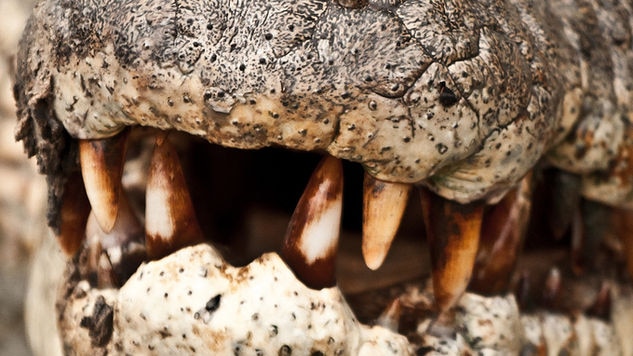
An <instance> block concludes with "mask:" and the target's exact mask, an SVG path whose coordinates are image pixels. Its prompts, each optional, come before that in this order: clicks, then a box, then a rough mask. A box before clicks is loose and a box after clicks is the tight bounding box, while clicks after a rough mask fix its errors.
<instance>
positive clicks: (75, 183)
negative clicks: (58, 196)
mask: <svg viewBox="0 0 633 356" xmlns="http://www.w3.org/2000/svg"><path fill="white" fill-rule="evenodd" d="M89 213H90V202H89V201H88V197H87V196H86V191H85V189H84V185H83V182H82V180H81V175H80V174H79V172H77V173H74V174H72V175H71V176H70V177H69V178H68V182H67V183H66V185H65V188H64V196H63V198H62V204H61V208H60V224H59V231H58V234H57V240H58V241H59V243H60V245H61V247H62V250H63V251H64V252H65V253H66V254H68V255H74V254H75V253H77V251H79V248H80V247H81V244H82V243H83V241H84V238H85V236H86V235H85V230H86V222H87V221H88V214H89Z"/></svg>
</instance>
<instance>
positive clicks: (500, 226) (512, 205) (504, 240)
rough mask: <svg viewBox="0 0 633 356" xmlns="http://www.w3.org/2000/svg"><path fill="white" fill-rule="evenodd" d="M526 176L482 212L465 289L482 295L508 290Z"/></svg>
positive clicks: (523, 224)
mask: <svg viewBox="0 0 633 356" xmlns="http://www.w3.org/2000/svg"><path fill="white" fill-rule="evenodd" d="M530 179H531V178H530V176H527V177H525V178H524V179H523V181H522V182H521V185H520V186H519V187H517V188H516V189H513V190H512V191H510V192H508V194H506V196H505V197H504V198H503V199H502V200H501V201H500V202H499V203H498V204H497V205H495V206H494V207H492V209H490V210H489V211H487V212H486V214H485V215H484V220H483V224H482V231H481V241H480V243H479V250H478V252H477V259H476V261H475V269H474V272H473V277H472V280H471V282H470V285H469V290H472V291H473V292H475V293H479V294H484V295H495V294H502V293H506V292H507V291H508V288H509V287H510V280H511V278H512V274H513V272H514V267H515V265H516V262H517V259H518V257H519V253H520V251H521V248H522V247H523V240H524V237H525V233H526V230H527V223H528V220H529V214H530V207H531V200H530V196H531V184H530Z"/></svg>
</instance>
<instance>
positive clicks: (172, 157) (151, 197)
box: [145, 135, 204, 258]
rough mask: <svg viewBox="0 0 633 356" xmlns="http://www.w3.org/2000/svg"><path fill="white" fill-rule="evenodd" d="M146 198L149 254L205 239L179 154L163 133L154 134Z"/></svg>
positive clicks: (160, 254)
mask: <svg viewBox="0 0 633 356" xmlns="http://www.w3.org/2000/svg"><path fill="white" fill-rule="evenodd" d="M145 199H146V200H145V209H146V211H145V235H146V239H145V242H146V246H147V254H148V256H149V257H150V258H160V257H163V256H165V255H167V254H169V253H172V252H174V251H176V250H178V249H179V248H181V247H184V246H188V245H193V244H196V243H199V242H202V241H204V238H203V235H202V231H201V230H200V226H199V225H198V220H197V219H196V214H195V210H194V208H193V203H192V201H191V196H190V195H189V190H188V189H187V184H186V182H185V176H184V173H183V171H182V167H181V166H180V161H179V160H178V154H177V152H176V150H175V149H174V148H173V146H172V144H171V143H170V142H169V140H168V139H167V136H166V135H160V136H158V137H157V138H156V143H155V146H154V152H153V154H152V160H151V164H150V171H149V173H148V175H147V191H146V196H145Z"/></svg>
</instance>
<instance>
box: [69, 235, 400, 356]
mask: <svg viewBox="0 0 633 356" xmlns="http://www.w3.org/2000/svg"><path fill="white" fill-rule="evenodd" d="M71 271H72V270H71ZM67 277H68V279H67V283H66V284H65V289H64V290H63V291H62V292H63V295H62V296H61V298H59V302H58V311H59V322H60V332H61V334H62V339H63V343H64V350H65V352H66V353H67V354H70V355H88V354H97V355H101V354H104V355H105V354H108V355H111V354H117V355H123V354H125V355H319V354H320V355H361V356H363V355H366V356H370V355H387V354H389V355H411V354H412V352H413V347H412V345H410V344H409V342H408V341H407V339H406V337H404V336H402V335H398V334H397V333H395V332H392V331H390V330H387V329H385V328H383V327H380V326H373V327H370V326H366V325H363V324H361V323H360V322H358V320H356V318H355V317H354V314H353V313H352V311H351V309H350V308H349V306H348V305H347V303H346V302H345V300H344V299H343V295H342V294H341V291H340V290H339V289H338V288H336V287H334V288H324V289H321V290H314V289H309V288H308V287H306V286H305V285H303V284H302V283H301V282H300V281H299V280H297V279H296V278H295V276H294V275H293V273H292V271H290V269H289V268H288V267H287V266H286V265H285V264H284V262H283V261H282V260H281V258H280V257H279V256H278V255H277V254H274V253H270V254H264V255H262V256H261V257H260V258H258V259H256V260H255V261H253V262H252V263H250V264H248V265H246V266H244V267H233V266H231V265H229V264H227V263H226V262H225V261H224V260H223V259H222V257H220V255H219V254H218V253H217V252H216V251H215V250H214V249H213V248H212V247H211V246H209V245H197V246H193V247H187V248H184V249H181V250H179V251H177V252H175V253H173V254H171V255H169V256H167V257H165V258H163V259H161V260H157V261H152V262H148V263H147V264H144V265H142V266H141V267H140V268H139V269H138V270H137V271H136V273H135V274H134V275H132V277H131V278H130V279H129V280H128V281H127V282H126V283H125V285H124V286H123V287H121V289H119V290H113V289H97V288H91V287H90V284H89V283H88V281H86V280H81V279H80V278H78V274H76V273H75V274H73V273H70V274H69V275H68V276H67Z"/></svg>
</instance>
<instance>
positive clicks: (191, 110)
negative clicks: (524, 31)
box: [18, 2, 561, 203]
mask: <svg viewBox="0 0 633 356" xmlns="http://www.w3.org/2000/svg"><path fill="white" fill-rule="evenodd" d="M319 4H320V3H319V2H314V4H312V5H314V6H315V8H314V9H302V8H299V9H293V10H294V11H298V12H297V13H296V14H295V15H297V18H295V17H291V18H288V19H284V21H283V22H280V23H276V22H275V21H276V19H277V18H276V17H275V16H278V15H279V14H276V12H275V11H273V12H274V13H271V15H270V16H271V17H270V18H269V19H268V21H269V25H270V26H272V27H271V28H270V29H268V31H263V30H262V32H261V33H257V34H254V35H252V34H251V35H250V37H252V42H249V43H238V46H235V43H230V39H231V38H232V37H230V36H225V37H219V38H216V35H217V33H216V32H217V31H218V29H217V28H211V29H208V30H204V28H206V23H205V24H204V25H205V26H202V24H197V23H196V21H197V20H196V17H195V16H191V18H190V19H193V24H190V25H186V21H187V20H188V19H189V18H187V19H185V18H184V17H183V18H182V19H183V21H185V23H183V24H182V26H183V28H189V27H190V26H193V27H191V28H190V29H189V30H187V31H185V30H183V31H182V33H180V32H178V31H176V34H175V35H174V34H170V33H171V32H168V31H167V32H165V31H166V29H169V28H170V26H171V22H170V21H172V20H173V19H172V18H171V17H170V16H171V14H172V12H170V11H169V7H170V5H168V4H163V8H162V11H158V12H156V11H146V10H148V9H145V7H144V6H138V8H136V7H135V6H133V4H132V3H130V4H127V3H126V4H125V5H124V6H121V8H120V9H119V8H113V9H107V10H104V9H102V8H91V7H90V6H89V5H86V4H84V5H82V6H83V7H82V8H81V9H78V8H74V7H72V6H71V8H70V9H69V11H70V13H71V14H75V12H77V13H93V14H94V15H95V16H94V17H95V18H97V19H106V20H103V21H105V22H103V23H101V22H99V21H101V20H94V21H95V23H92V22H90V21H88V22H86V23H85V24H83V25H82V26H79V27H77V26H75V24H74V23H72V22H71V21H73V20H72V19H73V18H74V17H73V16H75V15H73V16H70V17H69V16H62V15H61V13H62V12H63V11H62V10H63V9H61V8H59V7H58V6H57V5H55V4H54V3H53V2H44V3H42V4H41V5H40V6H39V7H38V8H37V9H36V14H35V18H34V19H36V20H37V23H36V21H35V20H34V21H32V25H31V26H32V29H31V31H28V32H27V37H25V41H24V46H23V52H25V53H23V54H22V56H23V58H26V60H25V67H26V68H23V70H21V71H20V74H19V76H20V77H19V78H18V86H22V87H23V88H24V89H25V90H24V91H25V92H26V93H28V94H27V96H29V97H27V98H24V99H25V100H26V101H28V103H24V102H22V105H34V104H35V103H37V102H38V101H40V100H45V101H46V102H47V105H50V106H51V109H52V112H51V113H49V115H52V116H53V117H51V118H50V119H52V120H55V119H57V120H60V121H61V123H62V124H63V125H64V127H65V129H66V130H67V131H68V132H69V133H70V135H71V136H73V137H76V138H80V139H88V138H104V137H110V136H112V135H114V134H115V133H117V132H120V131H121V130H122V129H123V127H124V126H130V125H143V126H154V127H157V128H160V129H164V130H167V129H175V130H179V131H184V132H188V133H190V134H192V135H196V136H201V137H204V138H205V139H207V140H208V141H210V142H212V143H217V144H220V145H223V146H229V147H239V148H249V149H254V148H261V147H265V146H283V147H287V148H289V149H298V150H304V151H326V152H328V153H329V154H331V155H333V156H335V157H339V158H343V159H346V160H351V161H354V162H359V163H360V164H362V165H363V167H364V168H365V169H366V170H367V171H368V172H369V173H370V174H371V175H373V176H374V177H376V178H379V179H381V180H386V181H392V182H402V183H418V184H425V185H427V186H428V187H429V188H430V189H432V190H434V191H435V192H436V193H438V194H440V195H442V196H444V197H446V198H449V199H453V200H457V201H460V202H462V203H465V202H471V201H474V200H477V199H495V198H497V197H499V196H501V195H502V194H503V193H504V192H505V191H507V190H508V189H509V188H510V187H512V186H513V185H515V184H516V182H517V181H518V180H520V179H521V178H522V177H523V176H524V175H525V173H526V172H527V170H528V169H529V168H531V167H532V165H533V164H534V163H535V162H536V160H537V159H538V158H539V157H540V155H541V154H542V153H543V152H544V151H545V150H546V149H547V148H548V147H549V145H550V144H551V140H550V139H551V138H552V135H550V133H549V132H550V131H552V130H553V126H552V125H554V124H555V122H554V121H553V120H548V119H547V117H548V110H549V109H547V108H545V107H539V106H538V105H536V106H533V108H530V109H529V110H528V109H527V107H528V104H529V103H530V100H532V99H531V96H532V94H531V93H532V91H531V89H530V87H531V83H530V77H531V69H530V68H529V66H528V63H526V61H525V59H524V58H522V57H521V56H520V54H519V53H517V52H516V48H515V49H512V48H514V47H512V46H504V45H503V44H504V43H503V40H502V39H501V38H499V37H498V36H497V35H496V34H494V33H492V32H489V31H487V30H480V31H478V30H474V29H473V30H472V31H473V36H474V38H478V39H479V43H470V45H469V46H466V47H465V48H460V49H459V51H456V52H455V53H452V52H450V51H449V49H446V53H452V54H453V55H454V58H453V57H450V58H448V59H447V58H439V57H438V58H435V57H434V56H439V53H438V54H429V52H428V51H426V50H425V48H427V47H428V48H433V47H434V46H435V45H437V46H436V47H437V48H438V49H439V48H441V47H442V46H445V45H446V44H445V41H446V38H444V37H450V34H436V37H432V38H429V39H425V40H424V42H422V43H424V45H422V44H421V43H420V42H419V41H415V40H413V39H412V38H410V36H411V34H410V33H411V32H412V31H413V30H412V28H417V27H420V28H419V30H420V31H422V30H426V28H425V27H424V26H423V25H422V24H418V23H406V24H403V23H402V22H401V21H399V19H402V18H407V17H408V16H411V17H412V18H414V17H413V16H414V15H416V13H415V11H422V10H416V9H415V8H412V7H411V6H408V5H406V4H403V5H402V7H401V8H399V11H400V12H397V13H388V12H384V11H382V10H380V8H373V7H363V8H360V9H354V10H346V9H342V8H340V7H338V6H336V5H333V4H320V5H319ZM197 5H199V4H198V3H196V2H194V3H192V6H193V7H195V6H197ZM317 5H318V6H317ZM131 8H134V11H133V12H130V13H127V12H124V11H127V10H131ZM126 9H127V10H126ZM80 10H81V11H80ZM181 10H182V9H181ZM275 10H277V9H275ZM427 10H428V11H430V10H431V9H427ZM427 10H425V11H427ZM103 11H106V13H101V12H103ZM302 11H305V13H303V12H302ZM312 11H314V13H313V12H312ZM318 14H320V16H321V17H319V16H316V15H318ZM431 14H434V13H432V12H431ZM234 15H235V16H236V17H235V18H234V19H232V21H237V22H239V23H243V24H245V25H249V24H251V22H253V23H258V22H257V14H256V12H252V13H251V12H249V14H242V15H241V16H245V17H244V18H241V17H239V16H238V15H237V14H234ZM303 15H305V17H302V16H303ZM417 15H419V16H423V15H425V14H417ZM55 16H59V17H60V19H59V21H61V22H62V23H61V24H60V23H58V22H59V21H57V20H56V19H55ZM88 18H92V17H90V16H88ZM114 19H126V20H123V22H124V23H126V24H125V25H121V24H120V23H118V21H119V20H114ZM277 20H278V19H277ZM435 20H437V19H435ZM110 21H116V22H117V23H114V22H110ZM126 21H129V24H127V22H126ZM287 21H295V22H292V24H293V25H294V27H295V28H296V30H297V32H299V33H301V34H302V35H301V36H298V37H295V38H292V39H287V38H286V37H284V36H281V34H282V33H283V31H282V29H284V28H286V27H287V26H289V24H288V23H286V22H287ZM481 21H484V22H485V21H492V20H490V19H485V20H484V19H481ZM331 23H337V24H340V25H341V26H351V28H350V29H349V30H350V31H352V33H358V35H359V36H363V38H362V41H361V39H359V40H358V41H357V42H356V41H351V40H350V39H349V38H347V37H346V36H343V35H342V34H341V33H339V31H334V30H332V29H330V28H329V26H330V25H329V24H331ZM376 23H381V24H384V25H385V26H384V28H386V30H380V31H378V32H376V31H374V30H375V26H374V24H376ZM91 26H92V27H91ZM179 26H180V25H179ZM235 26H236V27H235V28H234V29H231V31H236V32H237V34H240V33H241V32H240V31H242V30H241V28H240V27H239V26H238V25H237V24H235ZM276 26H279V27H276ZM429 26H431V25H429ZM198 27H199V28H198ZM97 28H99V29H101V30H100V33H99V34H98V38H100V40H99V41H95V38H93V37H91V34H92V32H91V31H94V30H95V29H97ZM363 28H364V29H366V32H367V33H364V31H363V30H360V31H359V29H363ZM115 29H116V31H115ZM196 31H199V32H196ZM413 33H416V32H415V31H413ZM237 34H236V36H237ZM29 35H30V37H29ZM82 36H83V37H82ZM165 36H167V37H165ZM365 37H367V38H365ZM51 38H52V39H53V40H50V39H51ZM234 38H239V36H237V37H234ZM310 38H313V39H314V41H315V42H313V41H309V40H308V39H310ZM211 39H212V40H211ZM78 40H81V41H78ZM284 41H289V42H290V43H285V42H284ZM526 41H527V39H526ZM436 42H437V43H436ZM449 42H450V41H449ZM56 43H64V44H63V45H60V46H58V45H57V44H56ZM78 43H81V44H82V45H78ZM337 43H340V45H345V46H348V47H349V48H348V50H349V51H351V52H353V53H357V56H367V58H365V57H363V58H362V60H365V61H367V63H361V65H360V67H359V65H358V63H356V62H358V61H359V60H361V58H356V59H355V57H353V56H350V55H348V54H346V53H347V50H346V49H345V48H339V47H338V45H337ZM363 43H367V44H369V43H373V46H371V47H370V48H356V47H357V46H362V44H363ZM170 44H171V45H170ZM232 45H233V46H232ZM241 45H243V46H241ZM477 47H480V48H478V49H475V48H477ZM229 48H231V51H229V50H228V49H229ZM280 51H281V52H280ZM374 52H375V55H373V56H372V55H371V53H374ZM462 52H463V53H462ZM252 53H256V54H257V55H256V56H253V55H251V54H252ZM383 53H389V55H388V56H387V55H385V54H383ZM355 61H356V62H355ZM482 61H483V62H485V63H486V65H487V66H499V68H504V67H507V66H512V67H516V68H519V70H516V71H513V72H512V73H508V75H507V76H503V77H498V78H492V76H491V77H487V76H483V74H482V76H483V77H481V78H479V77H477V75H476V73H478V70H479V69H478V68H479V66H480V64H481V62H482ZM355 63H356V64H355ZM489 69H490V70H491V71H492V70H493V69H492V68H489ZM497 69H498V68H497ZM498 70H499V71H501V69H498ZM471 72H472V76H464V75H463V73H471ZM510 74H512V75H510ZM515 74H516V76H515ZM541 75H549V72H544V73H541ZM475 77H477V78H475ZM368 78H370V79H371V80H370V79H368ZM552 82H556V81H555V80H552ZM387 84H389V85H387ZM501 88H505V90H502V89H501ZM510 88H511V89H510ZM553 90H554V91H555V92H556V93H555V94H556V95H554V94H552V95H553V96H554V97H555V98H556V99H559V97H558V96H559V95H558V94H560V93H558V91H560V90H561V88H554V89H553ZM497 92H499V93H504V95H501V96H498V97H497V96H495V95H493V94H492V93H497ZM537 99H538V98H536V99H533V100H537ZM557 105H558V104H557ZM494 107H503V108H504V109H503V110H500V111H499V112H498V113H497V115H496V118H495V119H494V120H488V119H486V118H487V117H488V116H489V115H488V112H489V111H490V109H491V108H494ZM24 110H27V109H26V108H25V109H24ZM526 110H527V111H526ZM531 110H535V111H534V112H532V111H531ZM552 110H554V109H552ZM24 114H25V115H23V116H24V117H26V116H28V113H26V112H25V113H24ZM31 115H35V114H34V113H31ZM486 115H487V116H486ZM484 116H485V117H484ZM528 116H529V119H528ZM26 129H27V128H25V130H26ZM526 131H529V132H531V135H523V134H521V133H522V132H526ZM26 134H28V133H26V132H24V135H26ZM517 157H521V159H516V158H517Z"/></svg>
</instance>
